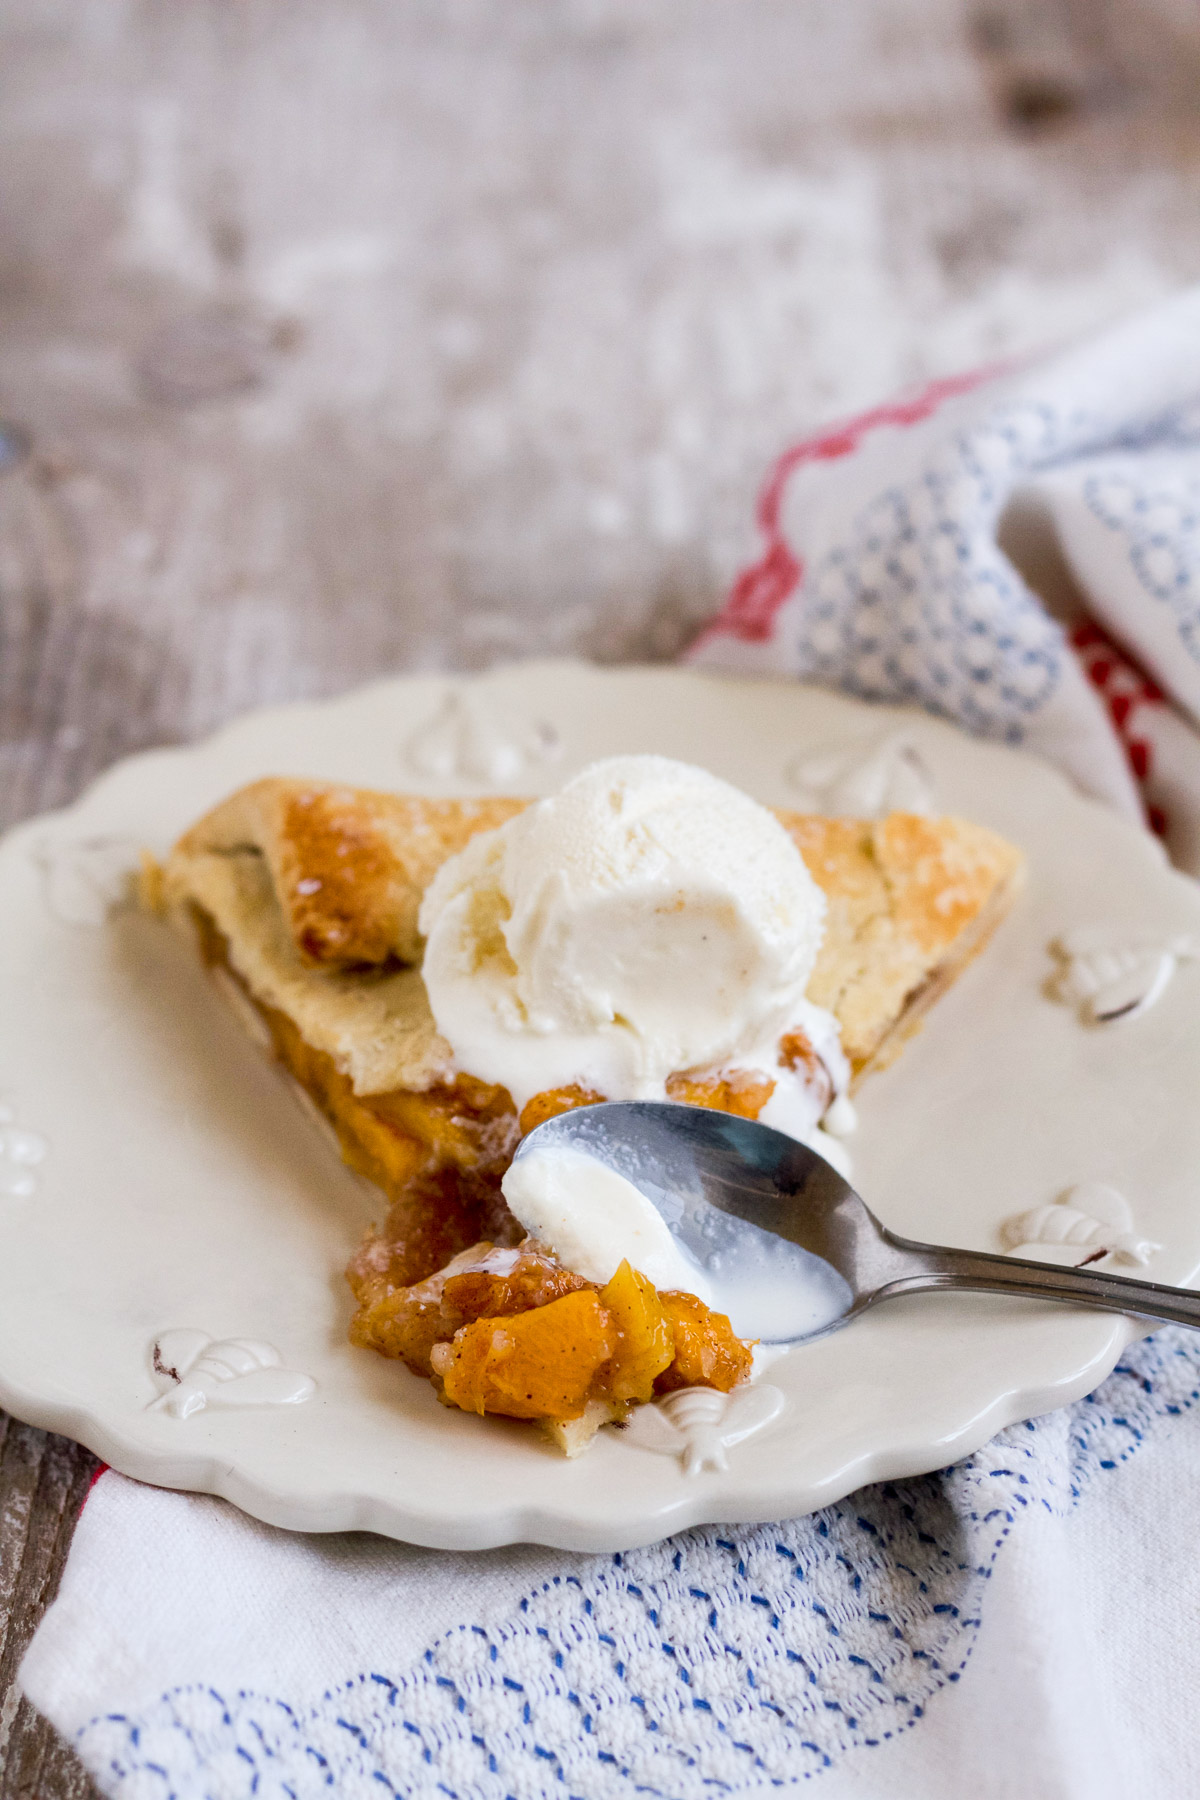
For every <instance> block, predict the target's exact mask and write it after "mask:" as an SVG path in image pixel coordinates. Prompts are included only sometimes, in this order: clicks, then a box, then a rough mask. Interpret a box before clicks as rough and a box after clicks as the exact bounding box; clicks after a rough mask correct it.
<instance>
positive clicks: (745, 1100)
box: [667, 1069, 775, 1119]
mask: <svg viewBox="0 0 1200 1800" xmlns="http://www.w3.org/2000/svg"><path fill="white" fill-rule="evenodd" d="M774 1092H775V1083H774V1082H773V1081H772V1080H771V1077H770V1076H769V1075H756V1074H754V1073H753V1072H752V1071H751V1070H749V1069H723V1070H721V1071H720V1072H719V1073H715V1074H714V1073H712V1072H711V1071H709V1072H705V1071H703V1070H697V1069H692V1070H690V1071H689V1072H687V1073H685V1074H683V1075H668V1077H667V1095H668V1098H669V1099H671V1100H681V1101H683V1102H684V1104H685V1105H687V1106H707V1107H710V1108H711V1109H712V1111H714V1112H727V1113H734V1114H736V1115H737V1117H738V1118H739V1119H757V1117H758V1115H759V1113H760V1112H761V1111H762V1109H763V1107H764V1106H765V1105H766V1104H767V1101H768V1100H769V1099H770V1098H771V1095H772V1094H773V1093H774Z"/></svg>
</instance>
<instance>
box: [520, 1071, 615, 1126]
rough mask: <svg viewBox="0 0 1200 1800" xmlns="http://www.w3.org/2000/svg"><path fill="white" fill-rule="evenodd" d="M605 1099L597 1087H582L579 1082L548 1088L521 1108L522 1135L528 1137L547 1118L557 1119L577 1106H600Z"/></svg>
mask: <svg viewBox="0 0 1200 1800" xmlns="http://www.w3.org/2000/svg"><path fill="white" fill-rule="evenodd" d="M603 1099H604V1095H603V1094H598V1093H597V1092H596V1090H595V1088H585V1087H580V1086H579V1085H578V1084H577V1083H573V1084H572V1085H571V1086H570V1087H560V1088H546V1089H545V1090H544V1092H543V1093H540V1094H535V1095H534V1096H533V1098H532V1100H527V1101H526V1102H525V1104H524V1106H523V1107H522V1108H521V1119H520V1125H521V1136H522V1137H528V1136H529V1133H530V1132H531V1131H535V1130H536V1129H537V1127H538V1126H539V1125H544V1124H545V1123H546V1120H547V1119H557V1117H558V1115H559V1113H565V1112H573V1111H574V1109H575V1108H576V1107H577V1106H598V1105H600V1103H601V1102H602V1101H603Z"/></svg>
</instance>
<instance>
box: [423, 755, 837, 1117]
mask: <svg viewBox="0 0 1200 1800" xmlns="http://www.w3.org/2000/svg"><path fill="white" fill-rule="evenodd" d="M824 919H825V898H824V895H823V894H822V892H821V890H820V888H819V887H818V886H817V884H816V883H815V882H814V880H813V879H812V877H811V875H810V874H809V872H808V870H807V869H806V868H805V865H804V861H803V858H802V857H801V855H800V853H799V851H798V850H797V849H796V846H795V845H794V844H793V842H792V840H791V839H790V837H789V836H788V834H787V833H786V832H785V831H784V829H783V827H782V826H781V825H780V824H779V822H778V821H777V820H776V819H775V818H774V817H773V816H772V815H771V814H770V813H769V812H768V811H767V810H766V809H765V808H764V807H761V806H759V805H758V804H757V803H756V802H755V801H753V800H751V799H749V798H748V796H747V795H745V794H742V793H739V791H738V790H737V789H736V788H734V787H731V786H730V785H729V784H728V783H727V782H724V781H720V780H718V779H717V777H716V776H714V775H709V774H707V773H706V772H705V771H704V770H703V769H697V768H692V767H690V766H689V765H688V764H686V763H678V762H672V761H670V760H669V759H667V758H666V757H661V756H619V757H613V758H611V759H609V760H607V761H605V762H599V763H594V764H592V766H591V767H590V768H587V769H585V770H584V771H583V773H582V774H581V775H578V776H576V777H575V779H574V780H573V781H571V782H569V783H568V784H567V786H566V787H565V788H563V790H562V791H561V793H558V794H556V795H554V796H552V797H551V798H549V799H546V800H541V801H539V802H538V803H537V804H536V805H534V806H531V807H529V808H528V809H527V810H526V811H525V812H523V813H519V814H518V815H517V816H516V817H515V818H513V819H510V820H509V821H508V822H507V823H506V824H504V825H502V826H500V827H499V828H498V829H497V830H495V831H490V832H485V833H482V834H481V835H480V836H478V837H476V838H473V839H472V840H471V842H470V843H469V844H467V846H466V847H465V848H464V849H463V850H462V851H460V852H459V854H458V855H457V856H454V857H452V858H451V859H450V860H449V861H448V862H447V863H445V864H444V865H443V867H442V868H441V870H440V871H439V872H438V874H437V876H436V877H435V879H434V881H433V883H432V885H431V886H430V888H429V889H428V891H427V893H426V895H425V899H424V902H423V905H422V908H421V915H420V928H421V931H422V933H423V934H424V936H425V939H426V946H425V958H424V965H423V972H424V977H425V984H426V987H427V989H428V992H429V1000H430V1004H431V1006H432V1008H433V1015H434V1018H435V1020H436V1021H437V1026H438V1029H439V1031H440V1032H441V1033H442V1035H443V1037H445V1038H446V1039H447V1041H448V1042H449V1044H450V1046H451V1049H452V1050H453V1053H454V1057H455V1060H456V1062H457V1063H458V1065H459V1067H460V1068H462V1069H464V1070H467V1071H468V1072H469V1073H471V1074H472V1075H476V1076H479V1077H481V1078H482V1079H483V1080H486V1081H494V1082H498V1083H501V1084H502V1085H503V1086H505V1087H507V1088H508V1090H509V1092H510V1093H511V1094H512V1096H513V1099H514V1100H515V1101H516V1103H517V1105H518V1107H520V1106H523V1105H524V1103H525V1101H526V1100H527V1099H529V1097H530V1096H531V1095H533V1094H535V1093H539V1092H541V1091H543V1090H544V1089H547V1088H554V1087H562V1086H566V1085H568V1084H571V1083H575V1082H578V1083H580V1084H582V1085H583V1086H586V1087H590V1088H594V1089H596V1090H597V1091H598V1092H600V1093H601V1094H603V1095H605V1096H606V1097H607V1098H608V1099H610V1100H629V1099H655V1098H661V1097H662V1095H663V1092H664V1083H665V1081H666V1078H667V1076H668V1075H670V1074H672V1073H674V1072H676V1071H680V1070H685V1069H694V1068H703V1067H708V1066H712V1065H714V1064H721V1063H733V1062H736V1063H738V1064H741V1065H755V1066H762V1067H765V1068H771V1067H773V1066H774V1064H775V1061H776V1050H775V1047H776V1043H777V1040H778V1037H779V1034H780V1033H781V1032H782V1031H783V1030H785V1029H786V1028H787V1027H788V1026H789V1024H790V1023H791V1022H792V1021H793V1020H794V1019H795V1018H796V1017H797V1015H798V1013H799V1011H800V1010H801V1009H802V1007H803V1004H804V999H803V997H804V990H805V987H806V986H807V983H808V979H809V976H810V974H811V973H812V967H813V963H814V961H815V960H816V956H817V952H818V950H819V949H820V945H821V938H822V934H823V931H824Z"/></svg>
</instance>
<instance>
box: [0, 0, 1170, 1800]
mask: <svg viewBox="0 0 1200 1800" xmlns="http://www.w3.org/2000/svg"><path fill="white" fill-rule="evenodd" d="M0 83H2V86H0V95H2V98H0V807H2V813H3V821H4V822H7V823H11V822H13V821H15V820H16V819H18V818H21V817H23V816H25V815H27V814H29V813H32V812H34V811H37V810H40V809H42V808H45V807H48V806H54V805H57V804H61V803H62V802H63V801H65V800H67V799H69V798H70V797H71V796H72V795H74V794H75V793H77V792H78V791H79V789H80V788H81V787H82V786H83V784H84V783H85V782H86V781H88V780H89V779H90V778H91V777H92V776H93V775H94V774H96V773H97V772H98V771H99V770H100V769H102V768H104V767H105V766H106V765H107V764H108V763H110V762H111V761H112V760H113V759H114V758H116V757H118V756H121V755H123V754H125V753H127V752H129V751H131V750H135V749H137V748H139V747H141V746H144V745H146V744H150V743H161V742H165V741H180V740H183V739H187V738H191V737H194V736H196V735H197V734H199V733H201V732H204V731H207V730H209V729H210V728H211V727H212V726H213V725H214V724H216V723H217V722H218V721H220V720H221V719H223V718H225V717H227V716H229V715H230V714H232V713H234V712H236V711H238V710H239V709H242V708H244V707H246V706H248V705H252V704H254V703H256V702H259V701H263V700H275V699H278V698H282V697H287V696H300V695H312V694H317V693H324V692H331V691H334V690H336V689H338V688H342V687H345V686H347V685H349V684H351V683H353V682H355V681H358V680H360V679H363V678H365V677H368V676H371V675H374V674H376V673H378V672H380V671H381V670H385V669H399V668H403V667H443V666H445V667H453V666H458V667H476V666H482V665H484V664H486V663H488V662H490V661H493V660H495V659H496V658H497V657H503V656H511V655H519V654H522V653H524V652H527V651H530V650H535V649H536V650H538V651H542V652H546V651H550V652H578V653H580V654H584V655H589V656H593V657H599V658H602V659H629V658H663V657H669V656H671V655H673V654H675V652H676V651H677V650H678V649H679V647H680V646H681V645H682V644H683V643H684V642H685V641H686V639H687V637H688V635H689V633H690V632H691V631H692V630H693V628H694V626H695V624H696V622H697V621H698V620H699V619H701V618H702V617H703V616H704V615H705V614H706V613H707V612H708V611H709V610H710V609H711V608H712V606H713V605H714V603H715V602H716V600H717V598H718V597H719V595H720V593H721V591H722V589H723V588H724V586H725V584H726V583H727V581H728V579H729V577H730V574H731V573H732V572H733V570H734V569H735V568H736V567H737V565H738V563H739V561H740V560H741V559H742V558H743V557H744V556H745V555H746V553H747V551H748V550H749V548H750V546H751V543H752V537H751V524H750V521H751V519H752V500H753V494H754V489H755V484H756V482H757V480H758V477H759V475H760V473H761V471H762V469H763V468H764V467H765V465H766V463H767V462H768V460H769V458H770V457H771V456H772V455H773V454H774V453H775V452H776V451H777V450H778V449H779V448H780V447H781V446H782V445H783V444H784V443H786V442H787V440H788V439H789V438H790V437H792V436H793V435H795V434H796V433H797V432H799V431H803V430H804V429H806V428H808V427H810V426H811V425H813V424H814V423H816V422H817V421H818V420H820V419H822V418H827V417H829V416H830V415H831V414H835V413H837V412H839V411H842V410H845V409H847V408H850V407H854V406H857V405H859V404H861V403H864V402H869V401H871V400H872V399H874V398H876V397H877V396H878V395H879V394H881V393H882V392H885V391H887V390H888V389H889V388H894V387H896V386H898V385H900V384H901V383H903V382H906V381H909V380H912V379H915V378H919V377H922V376H925V375H929V374H936V373H939V372H943V371H945V370H947V369H949V368H954V367H962V366H964V365H969V364H970V363H972V362H975V361H979V360H983V359H986V358H991V357H994V356H996V355H997V354H1004V353H1011V352H1014V351H1015V352H1019V351H1022V350H1026V349H1030V348H1034V347H1037V346H1039V345H1041V344H1044V343H1047V342H1052V341H1055V340H1056V339H1059V338H1061V337H1063V336H1066V335H1069V334H1071V333H1074V332H1078V331H1080V330H1083V329H1086V328H1087V327H1089V326H1091V325H1094V324H1096V323H1099V322H1101V321H1103V320H1105V319H1108V318H1110V317H1114V316H1116V315H1117V314H1119V313H1121V312H1122V311H1124V310H1127V309H1129V308H1131V307H1133V306H1136V305H1138V304H1141V303H1143V302H1144V301H1146V300H1149V299H1152V298H1154V297H1155V296H1157V295H1159V294H1162V293H1166V292H1168V291H1170V290H1171V289H1172V288H1174V287H1177V286H1178V285H1180V284H1181V283H1183V282H1186V281H1190V280H1195V279H1197V278H1200V233H1197V230H1196V226H1195V220H1196V206H1197V200H1198V198H1200V18H1198V16H1197V14H1196V10H1195V8H1194V5H1193V4H1192V0H977V3H974V4H972V3H971V0H806V3H805V4H804V5H797V4H795V0H743V3H742V4H741V5H739V6H736V7H730V6H728V5H727V4H726V0H658V3H657V4H651V5H647V4H646V0H562V3H561V4H560V5H558V6H556V7H554V8H547V7H545V5H544V4H543V0H505V4H503V5H501V4H498V0H399V3H397V0H336V3H335V0H194V3H193V4H189V5H188V6H179V5H178V4H175V3H174V0H0ZM0 1073H3V1072H0ZM52 1304H53V1302H52V1298H48V1302H47V1306H48V1312H49V1310H50V1309H51V1308H52ZM93 1466H94V1465H93V1459H92V1458H91V1457H90V1456H89V1455H88V1453H87V1452H86V1451H84V1450H81V1449H79V1448H78V1447H76V1446H73V1445H70V1444H68V1443H66V1442H65V1441H63V1440H60V1439H55V1438H49V1437H47V1436H45V1434H43V1433H41V1432H38V1431H34V1430H32V1429H30V1428H28V1427H25V1426H23V1425H20V1424H18V1423H16V1422H15V1421H7V1422H6V1421H4V1420H3V1419H2V1418H0V1800H12V1797H14V1796H17V1795H20V1796H23V1797H32V1796H37V1797H38V1800H63V1797H65V1796H68V1795H69V1796H83V1795H85V1794H88V1793H90V1792H93V1790H92V1789H91V1787H90V1784H89V1783H88V1780H87V1777H86V1776H85V1775H84V1773H83V1771H82V1769H81V1768H80V1767H79V1766H78V1764H77V1763H75V1762H74V1760H73V1758H72V1756H71V1754H70V1752H69V1751H68V1750H67V1749H66V1747H65V1746H64V1745H62V1744H61V1743H60V1742H59V1741H58V1740H57V1739H56V1738H55V1736H54V1734H53V1733H52V1732H51V1731H50V1730H49V1728H48V1727H47V1726H46V1725H45V1724H44V1722H43V1721H41V1720H39V1719H38V1718H37V1717H36V1716H35V1715H33V1714H32V1713H31V1711H30V1709H29V1708H28V1707H27V1706H26V1705H25V1704H24V1703H23V1702H22V1701H20V1700H19V1698H18V1696H17V1691H16V1689H15V1688H14V1687H13V1685H12V1682H13V1675H14V1671H15V1669H16V1666H17V1664H18V1662H19V1659H20V1656H21V1652H22V1649H23V1647H24V1645H25V1644H26V1642H27V1641H28V1639H29V1636H30V1634H31V1632H32V1630H33V1628H34V1626H35V1624H36V1621H37V1619H38V1617H39V1616H40V1614H41V1611H42V1609H43V1608H44V1607H45V1605H46V1604H47V1602H48V1601H49V1600H50V1598H51V1597H52V1595H53V1592H54V1588H55V1586H56V1583H57V1580H58V1577H59V1574H60V1571H61V1567H62V1563H63V1560H64V1557H65V1554H66V1551H67V1548H68V1545H69V1542H70V1537H71V1532H72V1527H73V1523H74V1520H75V1518H76V1516H77V1513H78V1509H79V1506H80V1504H81V1501H82V1497H83V1494H84V1491H85V1489H86V1486H87V1482H88V1480H89V1478H90V1474H91V1471H92V1468H93Z"/></svg>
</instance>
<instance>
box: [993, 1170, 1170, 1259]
mask: <svg viewBox="0 0 1200 1800" xmlns="http://www.w3.org/2000/svg"><path fill="white" fill-rule="evenodd" d="M1000 1236H1001V1239H1002V1240H1003V1243H1004V1246H1005V1248H1006V1249H1007V1250H1011V1251H1012V1252H1013V1253H1014V1254H1019V1253H1020V1252H1022V1251H1024V1252H1026V1253H1027V1255H1028V1256H1029V1257H1030V1258H1031V1259H1032V1260H1033V1261H1035V1262H1062V1263H1069V1264H1074V1265H1075V1266H1077V1267H1078V1266H1081V1265H1083V1264H1086V1263H1093V1262H1099V1261H1100V1259H1101V1258H1102V1257H1104V1256H1109V1255H1112V1256H1115V1257H1118V1258H1119V1259H1120V1260H1121V1261H1122V1262H1130V1263H1137V1264H1138V1265H1139V1266H1140V1267H1142V1268H1145V1266H1146V1264H1147V1263H1148V1262H1149V1261H1150V1258H1151V1257H1152V1256H1153V1255H1154V1253H1155V1251H1156V1250H1161V1248H1162V1245H1161V1244H1156V1243H1153V1242H1152V1241H1151V1239H1150V1238H1144V1237H1142V1236H1141V1234H1140V1233H1139V1232H1137V1231H1135V1230H1134V1228H1133V1214H1132V1212H1131V1211H1130V1209H1129V1202H1128V1201H1127V1200H1126V1198H1125V1196H1124V1194H1121V1193H1118V1191H1117V1189H1116V1188H1114V1187H1109V1186H1108V1185H1107V1183H1106V1182H1102V1181H1081V1182H1080V1183H1079V1184H1078V1186H1076V1187H1073V1188H1068V1190H1067V1192H1066V1193H1065V1194H1063V1195H1062V1196H1061V1197H1060V1198H1059V1199H1058V1200H1056V1201H1054V1202H1053V1204H1052V1205H1050V1206H1035V1207H1033V1208H1032V1209H1031V1210H1030V1211H1029V1212H1023V1213H1017V1214H1016V1215H1015V1216H1014V1217H1013V1218H1011V1219H1006V1220H1005V1222H1004V1224H1003V1225H1002V1226H1001V1228H1000Z"/></svg>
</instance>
